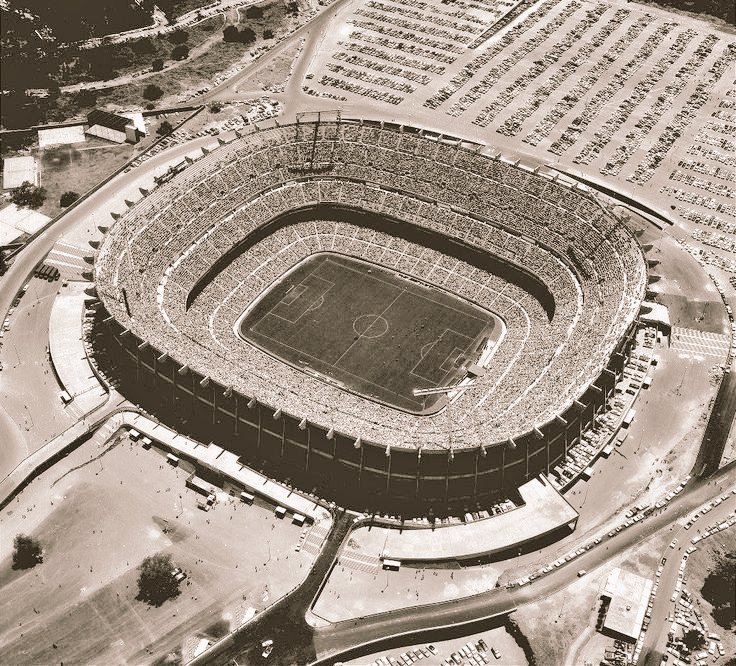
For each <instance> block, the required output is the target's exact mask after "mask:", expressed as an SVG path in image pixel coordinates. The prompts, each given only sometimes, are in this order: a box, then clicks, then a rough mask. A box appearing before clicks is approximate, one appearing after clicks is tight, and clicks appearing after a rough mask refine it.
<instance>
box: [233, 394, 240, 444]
mask: <svg viewBox="0 0 736 666" xmlns="http://www.w3.org/2000/svg"><path fill="white" fill-rule="evenodd" d="M234 395H235V436H236V437H237V436H238V428H239V426H240V400H238V394H237V393H235V394H234Z"/></svg>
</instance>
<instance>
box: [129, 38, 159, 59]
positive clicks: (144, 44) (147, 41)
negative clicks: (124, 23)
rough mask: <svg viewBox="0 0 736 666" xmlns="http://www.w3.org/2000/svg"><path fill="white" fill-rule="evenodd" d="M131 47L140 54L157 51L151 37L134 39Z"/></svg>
mask: <svg viewBox="0 0 736 666" xmlns="http://www.w3.org/2000/svg"><path fill="white" fill-rule="evenodd" d="M130 48H131V49H132V50H133V53H137V54H138V55H142V54H144V53H156V47H155V46H154V44H153V41H151V38H150V37H143V38H142V39H135V40H133V41H132V42H131V43H130Z"/></svg>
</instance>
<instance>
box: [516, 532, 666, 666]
mask: <svg viewBox="0 0 736 666" xmlns="http://www.w3.org/2000/svg"><path fill="white" fill-rule="evenodd" d="M667 538H668V535H666V534H665V535H660V536H658V537H655V538H654V539H651V540H649V541H648V542H645V543H644V544H642V545H640V546H638V547H636V548H635V549H633V550H631V551H630V552H629V553H627V554H625V555H622V556H619V557H617V558H615V559H613V560H610V561H609V562H607V563H606V564H605V566H602V567H600V568H598V569H596V570H595V571H589V572H588V574H587V575H585V576H583V577H582V578H580V579H579V580H576V581H575V582H574V583H573V584H572V585H569V586H568V587H566V588H565V589H564V590H561V591H560V592H556V593H555V594H552V595H549V596H548V597H545V598H543V599H539V600H538V601H537V602H536V603H534V604H528V605H526V606H523V607H521V608H519V610H517V611H516V612H515V613H514V614H513V616H512V617H513V618H514V619H515V621H516V623H517V625H518V626H519V628H520V629H521V632H522V633H523V634H524V636H526V637H527V639H528V640H529V643H530V644H531V648H532V651H533V653H534V657H535V658H536V662H537V664H544V665H545V666H547V665H550V666H552V665H555V666H557V665H562V664H582V663H585V662H587V661H590V660H593V663H598V660H600V659H602V658H603V650H604V648H605V647H610V646H612V644H613V639H611V638H607V637H605V636H602V635H601V634H599V633H597V632H596V629H595V624H596V619H597V616H598V611H599V608H600V603H601V602H600V593H601V591H602V589H603V586H604V585H605V582H606V578H607V576H608V574H609V572H610V571H611V569H612V568H613V567H615V566H620V567H622V568H624V569H626V570H627V571H632V572H633V573H636V574H639V575H640V576H645V577H653V576H654V571H655V569H656V568H657V564H658V563H659V557H660V556H659V553H660V551H662V550H664V549H665V548H666V539H667ZM532 585H533V583H532Z"/></svg>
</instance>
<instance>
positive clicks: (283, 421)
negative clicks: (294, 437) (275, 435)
mask: <svg viewBox="0 0 736 666" xmlns="http://www.w3.org/2000/svg"><path fill="white" fill-rule="evenodd" d="M279 419H281V458H282V459H283V457H284V449H285V448H286V419H285V418H284V414H283V412H282V411H281V407H278V408H277V409H276V411H275V412H274V413H273V420H274V421H278V420H279Z"/></svg>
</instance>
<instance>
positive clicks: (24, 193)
mask: <svg viewBox="0 0 736 666" xmlns="http://www.w3.org/2000/svg"><path fill="white" fill-rule="evenodd" d="M10 200H11V201H12V202H13V203H14V204H15V205H16V206H25V207H26V208H40V207H41V205H42V204H43V202H44V201H45V200H46V188H43V187H36V186H35V185H33V184H32V183H30V182H29V181H25V182H24V183H23V184H22V185H20V186H19V187H16V188H15V189H14V190H13V194H12V195H11V197H10Z"/></svg>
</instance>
